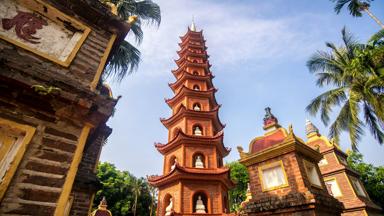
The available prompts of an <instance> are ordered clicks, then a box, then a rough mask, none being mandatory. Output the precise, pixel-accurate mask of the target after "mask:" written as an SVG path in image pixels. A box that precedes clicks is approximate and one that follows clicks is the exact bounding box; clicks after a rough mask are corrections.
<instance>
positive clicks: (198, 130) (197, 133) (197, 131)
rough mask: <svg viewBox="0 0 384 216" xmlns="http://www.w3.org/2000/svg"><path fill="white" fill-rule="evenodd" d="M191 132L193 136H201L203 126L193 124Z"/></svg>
mask: <svg viewBox="0 0 384 216" xmlns="http://www.w3.org/2000/svg"><path fill="white" fill-rule="evenodd" d="M192 133H193V135H195V136H203V127H202V126H201V125H199V124H195V125H193V127H192Z"/></svg>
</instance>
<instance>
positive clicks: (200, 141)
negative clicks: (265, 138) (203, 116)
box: [155, 130, 231, 157]
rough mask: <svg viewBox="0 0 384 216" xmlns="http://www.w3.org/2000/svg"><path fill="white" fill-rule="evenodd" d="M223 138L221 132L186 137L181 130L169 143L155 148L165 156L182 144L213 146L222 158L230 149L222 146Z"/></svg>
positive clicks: (156, 145) (156, 144) (157, 144)
mask: <svg viewBox="0 0 384 216" xmlns="http://www.w3.org/2000/svg"><path fill="white" fill-rule="evenodd" d="M223 138H224V133H223V131H220V132H218V133H217V134H216V135H215V136H210V137H197V136H193V135H192V136H191V135H187V134H185V133H183V131H182V130H178V131H177V132H176V136H175V137H174V138H173V139H172V140H171V141H169V142H168V143H166V144H162V143H155V147H156V149H157V150H158V151H159V152H160V153H161V154H163V155H165V154H167V153H169V152H170V151H172V150H174V149H175V148H177V147H178V146H179V145H181V144H182V143H185V144H186V145H204V146H207V145H213V146H216V148H217V150H218V151H219V153H220V154H221V155H222V157H225V156H227V155H228V154H229V152H230V151H231V149H230V148H228V147H225V146H224V145H223Z"/></svg>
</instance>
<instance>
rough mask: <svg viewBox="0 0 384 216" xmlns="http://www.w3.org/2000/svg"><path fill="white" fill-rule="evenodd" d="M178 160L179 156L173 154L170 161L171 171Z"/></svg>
mask: <svg viewBox="0 0 384 216" xmlns="http://www.w3.org/2000/svg"><path fill="white" fill-rule="evenodd" d="M176 162H177V157H176V156H175V155H172V156H171V157H170V158H169V161H168V167H169V172H171V171H172V169H173V168H174V167H175V165H176Z"/></svg>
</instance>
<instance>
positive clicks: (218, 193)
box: [148, 23, 234, 216]
mask: <svg viewBox="0 0 384 216" xmlns="http://www.w3.org/2000/svg"><path fill="white" fill-rule="evenodd" d="M180 38H181V43H179V46H180V51H178V52H177V53H178V55H179V59H178V60H176V64H177V67H178V68H177V69H176V70H173V71H172V73H173V75H174V76H175V77H176V82H174V83H172V84H169V87H170V88H171V89H172V91H173V92H174V94H175V96H174V97H173V98H171V99H166V103H167V104H168V105H169V107H170V108H171V109H172V116H171V117H170V118H168V119H161V122H162V123H163V125H164V126H165V127H166V128H167V129H168V131H169V133H168V143H166V144H161V143H155V147H156V149H157V150H158V151H159V152H160V153H161V154H162V155H163V156H164V165H163V174H162V175H160V176H149V177H148V181H149V183H150V184H151V185H153V186H155V187H157V188H158V189H159V194H158V205H157V215H161V216H164V215H186V214H188V215H189V214H195V213H197V214H209V215H222V214H225V213H226V212H228V210H229V207H228V195H227V191H228V189H229V188H231V187H233V186H234V185H233V183H232V181H231V180H230V177H229V169H228V168H227V167H224V166H223V158H224V157H225V156H227V155H228V154H229V152H230V149H228V148H226V147H225V146H224V145H223V135H224V134H223V128H224V127H225V125H223V124H222V123H221V122H220V120H219V116H218V111H219V108H220V105H219V104H218V103H217V102H216V99H215V92H216V91H217V90H216V89H215V88H214V86H213V84H212V79H213V78H214V76H213V75H212V73H211V72H210V66H211V65H210V64H209V61H208V57H209V56H208V54H207V51H206V50H207V47H206V46H205V40H204V37H203V33H202V31H196V27H195V25H194V23H192V25H191V27H190V28H188V31H187V33H186V34H185V35H184V36H182V37H180Z"/></svg>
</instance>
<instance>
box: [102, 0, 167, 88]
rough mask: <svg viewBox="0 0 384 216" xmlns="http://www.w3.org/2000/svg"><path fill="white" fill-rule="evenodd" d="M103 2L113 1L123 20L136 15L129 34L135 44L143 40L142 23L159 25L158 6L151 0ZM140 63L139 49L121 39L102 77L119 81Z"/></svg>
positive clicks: (104, 1)
mask: <svg viewBox="0 0 384 216" xmlns="http://www.w3.org/2000/svg"><path fill="white" fill-rule="evenodd" d="M100 1H101V2H103V3H106V4H110V3H113V4H114V5H116V7H117V15H118V16H119V17H121V18H122V19H124V20H128V19H129V17H130V16H137V20H136V22H134V23H133V25H132V26H131V30H130V32H129V34H133V35H134V37H135V42H136V44H137V45H140V43H141V42H142V40H143V37H144V33H143V30H142V29H141V26H142V24H155V25H157V26H159V25H160V22H161V13H160V7H159V5H157V4H156V3H154V2H153V1H152V0H140V1H138V0H100ZM139 63H140V51H139V50H138V49H137V48H136V47H135V46H134V45H132V44H131V43H130V42H128V41H125V40H124V41H122V43H121V44H120V46H119V48H118V49H116V51H115V52H114V53H112V56H111V59H110V61H109V64H108V65H107V67H106V69H105V71H104V74H103V78H104V79H105V78H107V77H113V78H115V79H116V80H118V81H121V80H122V79H123V78H124V77H125V76H126V75H127V74H130V73H132V72H133V71H135V70H137V68H138V65H139Z"/></svg>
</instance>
